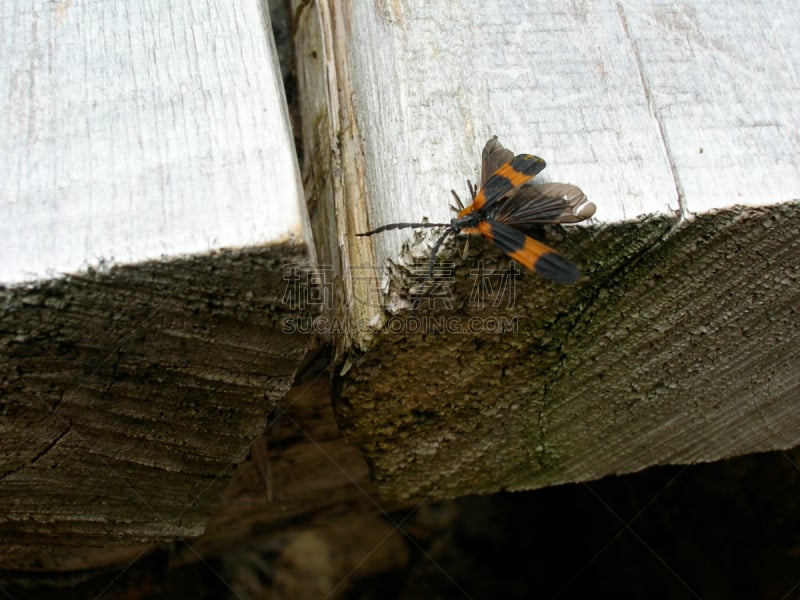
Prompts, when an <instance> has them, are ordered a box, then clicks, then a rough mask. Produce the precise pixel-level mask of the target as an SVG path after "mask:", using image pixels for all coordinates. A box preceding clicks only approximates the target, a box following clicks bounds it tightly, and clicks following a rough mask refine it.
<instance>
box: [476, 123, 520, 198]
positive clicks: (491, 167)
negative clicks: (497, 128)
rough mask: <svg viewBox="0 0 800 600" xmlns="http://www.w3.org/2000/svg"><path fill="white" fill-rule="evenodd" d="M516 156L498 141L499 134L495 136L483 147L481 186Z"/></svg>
mask: <svg viewBox="0 0 800 600" xmlns="http://www.w3.org/2000/svg"><path fill="white" fill-rule="evenodd" d="M512 158H514V153H513V152H512V151H511V150H509V149H508V148H504V147H503V145H502V144H501V143H500V142H498V141H497V136H496V135H495V136H493V137H492V139H490V140H489V141H488V142H486V145H485V146H484V147H483V153H482V155H481V187H483V185H484V184H485V183H486V180H487V179H489V177H491V176H492V174H493V173H494V172H495V171H497V169H499V168H500V167H502V166H503V165H504V164H506V163H507V162H509V161H510V160H511V159H512Z"/></svg>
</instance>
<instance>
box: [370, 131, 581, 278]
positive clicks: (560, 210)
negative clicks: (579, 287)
mask: <svg viewBox="0 0 800 600" xmlns="http://www.w3.org/2000/svg"><path fill="white" fill-rule="evenodd" d="M545 166H546V163H545V161H544V160H543V159H542V158H539V157H538V156H534V155H533V154H517V155H516V156H515V155H514V153H513V152H511V151H510V150H508V149H507V148H504V147H503V146H502V144H500V142H499V141H498V140H497V136H494V137H492V138H491V139H490V140H489V141H488V142H486V146H484V148H483V154H482V168H481V185H480V188H478V187H477V186H474V185H473V184H472V183H471V182H469V181H467V186H468V188H469V192H470V196H471V197H472V204H470V205H469V206H466V207H465V206H464V205H463V203H462V202H461V199H460V198H459V196H458V194H456V192H455V190H451V193H452V194H453V197H454V198H455V200H456V203H457V204H458V207H457V208H456V207H452V208H453V210H455V211H456V212H457V213H458V215H457V216H456V217H455V218H453V219H451V221H450V222H449V223H390V224H388V225H383V226H381V227H378V228H376V229H373V230H371V231H367V232H364V233H359V234H357V235H359V236H369V235H374V234H376V233H381V232H382V231H388V230H390V229H405V228H422V227H429V228H433V227H436V228H442V227H443V228H445V232H444V233H443V234H442V235H441V237H439V239H438V240H436V243H435V244H434V246H433V250H432V251H431V257H430V262H429V265H428V278H429V279H430V278H431V276H432V274H433V267H434V265H435V263H436V255H437V253H438V252H439V249H440V248H441V247H442V244H443V243H444V241H445V240H446V239H447V237H448V236H450V235H456V234H466V235H475V234H479V235H482V236H484V237H485V238H487V239H489V240H491V241H492V242H493V243H494V244H495V245H496V246H497V247H498V248H500V250H502V251H503V252H505V253H506V254H507V255H508V256H510V257H511V258H513V259H514V260H516V261H517V262H519V263H520V264H521V265H523V266H524V267H526V268H528V269H530V270H532V271H535V272H537V273H539V274H540V275H541V276H543V277H545V278H546V279H549V280H550V281H554V282H555V283H564V284H566V283H573V282H575V281H576V280H577V279H578V277H580V271H579V270H578V267H577V266H575V264H574V263H573V262H572V261H570V260H568V259H567V258H564V257H563V256H562V255H561V254H559V253H558V252H556V251H555V250H554V249H553V248H551V247H550V246H548V245H547V244H544V243H542V242H540V241H538V240H536V239H534V238H533V237H531V235H530V234H531V233H532V231H531V230H532V229H535V228H536V227H537V226H539V225H542V224H546V223H561V224H571V223H579V222H580V221H584V220H586V219H588V218H590V217H591V216H592V215H594V213H595V210H596V207H595V205H594V204H593V203H592V202H589V201H588V199H587V198H586V194H584V193H583V191H581V189H580V188H578V187H577V186H574V185H572V184H569V183H545V184H542V185H532V184H531V183H530V180H531V179H533V178H534V177H535V176H536V175H537V174H538V173H540V172H541V171H542V170H543V169H544V168H545Z"/></svg>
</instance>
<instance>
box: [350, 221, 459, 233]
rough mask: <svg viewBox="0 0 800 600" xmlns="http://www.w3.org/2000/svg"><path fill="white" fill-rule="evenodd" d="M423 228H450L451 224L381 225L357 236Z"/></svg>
mask: <svg viewBox="0 0 800 600" xmlns="http://www.w3.org/2000/svg"><path fill="white" fill-rule="evenodd" d="M421 227H450V224H449V223H389V224H388V225H381V226H380V227H378V228H377V229H372V230H371V231H365V232H364V233H357V234H356V235H357V236H366V235H374V234H376V233H381V232H383V231H389V230H390V229H414V228H421Z"/></svg>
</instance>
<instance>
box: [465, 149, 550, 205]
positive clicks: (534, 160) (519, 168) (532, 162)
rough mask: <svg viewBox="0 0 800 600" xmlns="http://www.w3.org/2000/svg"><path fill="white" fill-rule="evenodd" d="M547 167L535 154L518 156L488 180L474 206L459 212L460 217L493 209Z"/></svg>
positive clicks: (479, 192) (476, 197) (473, 203)
mask: <svg viewBox="0 0 800 600" xmlns="http://www.w3.org/2000/svg"><path fill="white" fill-rule="evenodd" d="M546 165H547V163H545V162H544V159H542V158H539V157H538V156H534V155H533V154H518V155H517V156H515V157H514V158H512V159H511V160H510V161H508V162H507V163H505V164H503V165H502V166H501V167H500V168H499V169H497V170H496V171H495V172H494V173H493V174H492V175H491V177H489V179H487V180H486V182H485V183H484V184H483V186H482V187H481V189H480V190H479V191H478V193H477V195H476V196H475V200H474V201H473V202H472V204H470V205H469V206H468V207H466V208H465V209H463V210H462V211H461V212H459V213H458V216H459V217H464V216H466V215H468V214H469V213H471V212H473V211H475V210H481V209H484V208H485V209H489V208H491V207H492V206H493V205H494V204H496V203H497V202H498V201H499V200H501V199H502V198H504V197H505V196H507V195H508V194H509V193H511V192H513V191H514V190H516V189H518V188H519V187H520V186H521V185H522V184H524V183H526V182H528V181H530V180H531V179H532V178H533V177H534V176H535V175H536V174H537V173H538V172H539V171H541V170H542V169H544V168H545V166H546Z"/></svg>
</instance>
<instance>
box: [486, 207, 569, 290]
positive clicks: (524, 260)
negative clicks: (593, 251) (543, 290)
mask: <svg viewBox="0 0 800 600" xmlns="http://www.w3.org/2000/svg"><path fill="white" fill-rule="evenodd" d="M477 228H478V231H480V233H482V234H483V235H484V236H486V237H487V238H489V239H490V240H492V241H493V242H494V243H495V244H497V246H498V248H500V249H501V250H502V251H503V252H505V253H506V254H508V255H509V256H510V257H511V258H513V259H514V260H516V261H517V262H519V263H520V264H521V265H523V266H525V267H527V268H528V269H530V270H531V271H536V272H537V273H539V275H541V276H542V277H545V278H547V279H549V280H550V281H554V282H555V283H573V282H574V281H575V280H577V279H578V277H580V274H581V273H580V271H579V270H578V267H576V266H575V265H574V264H573V263H572V262H571V261H569V260H567V259H566V258H564V257H563V256H561V255H560V254H559V253H558V252H556V251H555V250H553V249H552V248H551V247H550V246H548V245H547V244H543V243H541V242H539V241H536V240H535V239H533V238H532V237H529V236H527V235H525V234H524V233H522V232H521V231H518V230H516V229H514V228H513V227H509V226H508V225H506V224H505V223H501V222H499V221H492V220H484V221H481V222H480V223H478V227H477Z"/></svg>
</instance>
